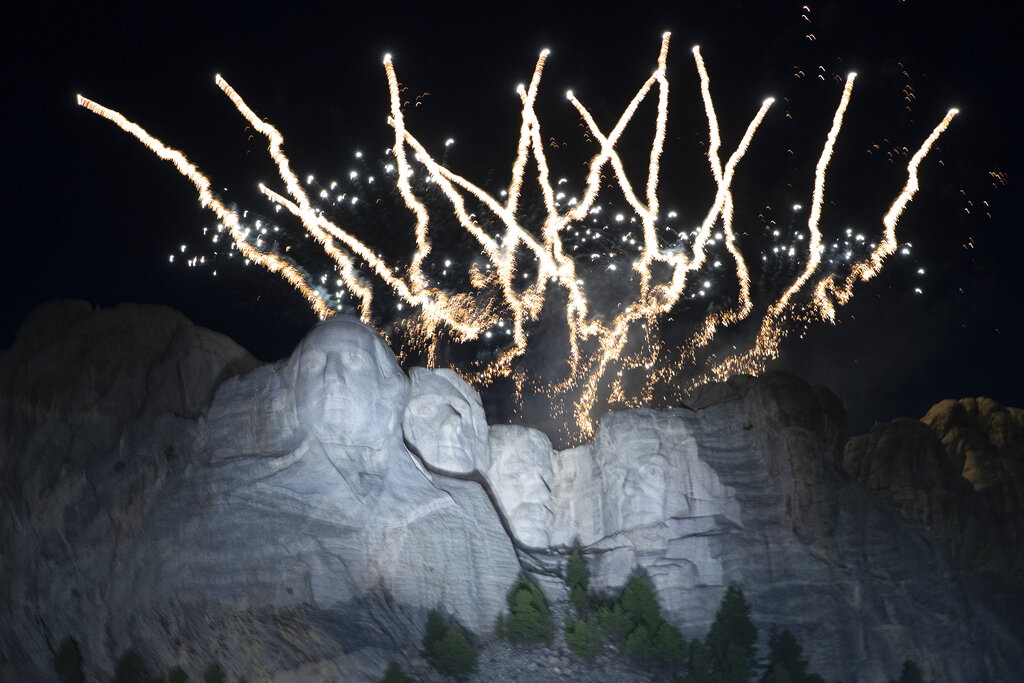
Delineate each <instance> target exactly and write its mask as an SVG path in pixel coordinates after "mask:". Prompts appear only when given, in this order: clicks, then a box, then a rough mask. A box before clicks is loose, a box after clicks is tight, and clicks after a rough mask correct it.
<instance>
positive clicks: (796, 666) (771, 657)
mask: <svg viewBox="0 0 1024 683" xmlns="http://www.w3.org/2000/svg"><path fill="white" fill-rule="evenodd" d="M768 649H769V653H768V665H767V668H766V670H765V673H764V676H763V677H762V678H761V681H762V682H763V683H769V682H773V683H777V682H778V681H791V682H792V683H824V681H823V679H822V678H821V676H819V675H818V674H813V673H808V672H807V668H808V663H807V659H806V658H805V657H804V649H803V648H802V647H800V644H799V643H797V642H796V638H795V637H794V636H793V634H792V633H791V632H790V631H789V629H783V630H782V632H781V633H779V632H778V631H777V630H776V629H775V628H774V627H773V628H772V631H771V633H770V634H769V636H768Z"/></svg>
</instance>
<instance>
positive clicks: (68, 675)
mask: <svg viewBox="0 0 1024 683" xmlns="http://www.w3.org/2000/svg"><path fill="white" fill-rule="evenodd" d="M53 669H54V671H56V672H57V678H58V679H60V680H61V681H63V682H66V683H81V682H82V681H84V680H85V674H84V673H82V650H81V649H80V648H79V647H78V641H77V640H75V639H74V638H72V637H71V636H68V637H67V638H65V639H64V640H62V641H60V646H59V647H58V648H57V651H56V652H55V653H53Z"/></svg>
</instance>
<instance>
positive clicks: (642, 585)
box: [619, 577, 662, 631]
mask: <svg viewBox="0 0 1024 683" xmlns="http://www.w3.org/2000/svg"><path fill="white" fill-rule="evenodd" d="M619 603H620V604H621V605H622V611H623V612H625V613H626V615H627V616H628V617H629V618H630V620H631V621H632V622H633V623H634V624H636V625H641V624H642V625H644V626H646V627H647V629H648V631H652V630H654V629H656V628H657V627H658V625H659V624H661V622H662V618H661V608H660V607H659V606H658V598H656V597H655V596H654V591H653V590H651V587H650V586H649V585H647V582H646V581H644V580H643V579H641V578H639V577H633V578H632V579H630V580H629V583H627V584H626V590H624V591H623V592H622V599H621V600H620V601H619Z"/></svg>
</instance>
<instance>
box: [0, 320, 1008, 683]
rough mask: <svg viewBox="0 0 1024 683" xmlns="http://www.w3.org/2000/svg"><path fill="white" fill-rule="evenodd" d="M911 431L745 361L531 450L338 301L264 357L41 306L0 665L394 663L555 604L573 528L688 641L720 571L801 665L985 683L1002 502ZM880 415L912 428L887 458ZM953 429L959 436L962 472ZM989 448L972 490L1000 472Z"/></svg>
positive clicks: (10, 452) (270, 670)
mask: <svg viewBox="0 0 1024 683" xmlns="http://www.w3.org/2000/svg"><path fill="white" fill-rule="evenodd" d="M954 403H955V402H954ZM950 410H953V408H950ZM991 410H992V411H1003V413H1000V414H1001V415H1003V416H1004V418H1005V419H1004V418H1000V419H1003V422H1002V423H1000V424H1003V423H1007V420H1009V423H1012V424H1011V427H1012V426H1013V425H1017V424H1018V422H1020V423H1021V424H1020V425H1018V426H1022V425H1024V421H1021V419H1020V415H1018V413H1019V411H1017V412H1006V411H1010V410H1012V409H1003V408H1002V407H1000V406H996V407H995V408H991ZM1007 416H1009V417H1007ZM1011 418H1012V419H1011ZM1014 420H1017V422H1014ZM910 422H913V423H914V425H911V426H900V425H896V426H892V425H893V424H895V423H892V424H889V423H887V424H886V425H876V429H879V430H881V431H879V433H878V434H877V435H876V434H875V432H874V431H873V432H872V437H871V438H868V437H861V438H860V439H861V440H860V441H858V440H856V439H854V440H853V441H851V442H850V445H847V444H846V435H845V433H844V431H845V427H844V424H843V409H842V405H841V403H840V401H839V400H838V399H837V398H836V397H835V396H834V395H832V394H831V393H830V392H828V391H827V390H826V389H824V388H821V387H812V386H810V385H807V384H806V383H804V382H803V381H801V380H799V379H797V378H794V377H791V376H787V375H781V374H771V373H769V374H767V375H765V376H763V377H760V378H756V379H755V378H750V377H737V378H734V379H732V380H730V381H728V382H726V383H724V384H719V385H713V386H709V387H705V388H703V389H701V390H699V391H697V392H696V393H695V394H694V395H693V396H691V397H690V399H689V400H688V401H687V404H686V405H685V406H680V407H678V408H674V409H670V410H646V409H639V410H626V411H620V412H611V413H608V414H607V415H606V416H605V417H604V418H603V419H602V421H601V425H600V429H599V431H598V433H597V435H596V437H595V439H594V441H593V442H592V443H587V444H583V445H580V446H577V447H575V448H571V449H567V450H562V451H555V450H554V449H553V448H552V446H551V443H550V441H549V440H548V438H547V437H546V436H545V435H544V434H542V433H541V432H539V431H536V430H533V429H530V428H528V427H525V426H520V425H510V424H506V425H488V424H487V423H486V421H485V418H484V410H483V406H482V405H481V401H480V397H479V396H478V394H477V393H476V392H475V391H474V390H473V389H471V388H470V387H469V386H468V385H467V384H466V383H465V382H464V381H463V380H462V379H461V378H459V376H458V375H456V374H455V373H454V372H452V371H450V370H444V369H438V370H428V369H424V368H412V369H411V370H410V371H409V372H408V374H407V373H406V372H404V371H403V370H402V369H401V368H400V367H399V365H398V363H397V362H396V360H395V357H394V355H393V354H392V353H391V351H390V350H389V349H388V347H387V346H386V345H385V344H384V343H383V341H382V340H381V338H380V337H379V336H378V335H377V334H376V333H375V332H374V331H373V330H371V329H370V328H367V327H365V326H363V325H362V324H360V323H359V322H357V321H354V320H349V319H337V320H331V321H328V322H325V323H322V324H320V325H318V326H317V327H315V328H314V329H313V330H312V331H311V332H309V334H308V335H307V336H306V337H305V338H304V339H303V340H302V341H301V343H300V344H299V345H298V347H297V348H296V349H295V351H294V352H293V353H292V354H291V356H290V357H288V358H285V359H283V360H281V361H279V362H277V363H273V364H261V363H259V362H257V361H256V360H255V359H253V358H252V357H251V356H250V355H249V354H248V352H246V351H245V350H244V349H242V348H241V347H239V346H238V345H237V344H235V343H234V342H232V341H231V340H230V339H228V338H226V337H224V336H222V335H219V334H216V333H213V332H210V331H208V330H205V329H202V328H198V327H196V326H194V325H193V324H192V323H191V322H189V321H188V320H187V319H186V318H184V317H183V316H181V315H180V314H178V313H176V312H174V311H171V310H169V309H165V308H160V307H143V306H133V305H123V306H120V307H118V308H116V309H113V310H93V309H92V307H91V306H89V305H88V304H86V303H84V302H53V303H50V304H47V305H44V306H43V307H41V308H39V309H37V311H35V312H34V313H33V314H32V316H30V317H29V319H28V320H27V321H26V322H25V324H24V325H23V327H22V330H21V331H20V332H19V335H18V337H17V339H16V340H15V342H14V344H13V345H12V347H11V348H10V349H9V350H8V351H6V352H3V354H2V355H0V475H2V481H3V506H2V508H0V514H2V517H0V528H2V532H3V535H2V542H0V579H2V585H3V593H2V595H0V612H2V615H3V616H2V620H0V679H3V680H45V679H46V677H47V676H52V675H53V674H52V661H53V651H54V649H55V648H56V646H57V644H58V643H59V642H60V641H61V639H63V638H65V637H66V636H69V635H70V636H73V637H74V638H75V639H76V640H77V641H78V642H79V643H80V644H81V648H82V651H83V653H84V655H85V656H84V659H85V664H86V674H87V676H88V677H89V678H96V679H105V678H108V677H109V676H110V672H111V671H112V670H113V667H114V661H115V660H116V658H117V657H118V655H119V654H120V653H122V652H124V651H125V650H127V649H129V648H131V649H133V650H135V651H136V652H139V653H140V654H142V655H143V656H144V657H146V658H147V659H148V660H150V661H155V662H166V663H168V665H169V664H173V663H184V664H185V665H186V668H189V667H191V670H196V671H199V670H201V669H202V666H203V665H205V663H206V662H208V661H212V660H219V661H220V662H222V663H224V664H225V668H226V669H228V670H229V671H236V672H239V674H244V675H246V676H247V678H248V679H249V680H264V679H272V680H296V679H303V678H325V679H338V680H350V679H351V680H361V679H366V680H374V679H376V678H379V677H380V675H381V673H382V672H383V670H384V667H385V666H386V664H387V662H388V661H389V660H396V661H400V662H406V661H410V660H411V659H414V658H416V657H417V656H418V655H417V649H418V645H419V643H420V641H421V639H422V635H423V625H424V622H425V618H426V614H427V612H428V611H429V610H432V609H437V610H439V611H440V612H442V613H443V614H445V615H447V616H449V617H451V618H453V619H455V620H457V621H458V622H459V623H460V624H462V625H463V626H464V627H465V628H466V629H467V630H468V631H469V632H470V633H471V634H472V636H473V637H474V638H476V639H478V640H479V641H480V642H486V641H487V640H488V639H492V638H493V637H494V636H493V632H494V624H495V620H496V619H497V617H498V615H499V614H501V613H502V612H503V611H504V610H505V609H506V603H505V596H506V593H507V591H508V589H509V587H510V586H511V585H512V584H513V583H514V581H515V580H516V578H517V576H518V575H519V574H520V573H523V572H525V573H526V574H527V575H528V576H530V577H531V578H532V579H533V580H534V581H536V582H537V584H538V585H539V586H540V588H541V590H542V591H543V592H544V594H545V596H546V598H547V599H548V601H549V602H552V603H559V602H563V603H564V602H566V601H567V600H568V595H567V591H566V588H565V585H564V582H563V580H562V578H561V573H562V571H563V569H564V567H565V563H566V561H567V558H568V556H569V554H570V553H571V552H572V551H573V550H574V549H579V550H580V551H581V553H582V555H583V557H584V558H585V559H586V561H587V563H588V566H589V567H590V571H591V587H592V588H593V589H595V590H597V591H599V592H606V593H609V594H614V593H615V592H616V591H617V590H621V589H622V587H623V586H624V585H625V584H626V582H627V581H628V580H629V579H630V578H631V577H633V576H636V575H637V574H642V575H644V576H645V577H646V578H647V579H648V580H649V581H650V583H651V585H652V586H653V588H654V590H655V592H656V594H657V596H658V599H659V601H660V603H661V605H662V611H663V614H664V616H665V617H666V619H667V620H668V621H669V622H671V623H673V624H674V625H676V626H678V627H679V628H680V629H681V630H682V631H683V634H684V635H685V636H686V637H688V638H693V637H702V636H703V635H704V634H705V633H706V632H707V630H708V628H709V626H710V624H711V622H712V621H713V619H714V616H715V611H716V609H717V607H718V604H719V601H720V600H721V598H722V596H723V594H724V593H725V590H726V588H727V587H729V586H738V587H740V588H742V590H743V591H744V593H745V595H746V597H747V600H748V601H749V603H750V605H751V607H752V619H753V620H754V622H755V623H756V624H758V626H759V627H760V630H761V632H762V634H766V633H767V631H768V627H770V626H773V625H774V626H777V627H779V628H780V629H781V628H788V629H789V630H790V631H792V632H793V633H794V634H795V635H796V636H797V638H798V639H799V640H800V642H801V643H802V644H803V645H804V648H805V651H806V652H807V653H808V656H809V658H810V662H811V667H812V669H813V670H815V671H818V672H819V673H821V674H822V675H824V676H825V677H826V678H828V679H829V680H833V679H839V678H841V679H842V680H845V681H848V682H850V681H879V680H886V679H887V678H889V677H891V676H894V675H895V674H897V673H898V671H899V669H900V666H901V665H902V663H903V661H904V660H905V659H908V658H910V659H913V660H915V661H916V662H918V664H920V665H921V667H922V669H923V670H924V671H925V673H926V674H927V675H928V676H929V677H930V678H934V679H936V680H942V681H979V680H1008V679H1009V678H1011V677H1012V675H1013V674H1014V673H1015V672H1018V673H1019V672H1020V671H1024V636H1022V634H1024V629H1022V628H1021V626H1022V625H1024V618H1022V616H1021V615H1022V614H1024V611H1022V609H1021V608H1022V607H1024V592H1022V587H1024V582H1022V580H1021V578H1020V576H1021V574H1020V569H1021V568H1022V566H1024V564H1022V562H1021V557H1022V553H1021V539H1020V534H1019V530H1018V532H1017V533H1016V534H1014V533H1012V531H1013V529H1014V528H1017V525H1018V524H1019V522H1020V514H1021V512H1020V510H1021V508H1020V505H1019V503H1018V504H1017V506H1016V508H1013V505H1012V504H1007V505H1009V508H1006V509H1003V510H1000V511H993V505H994V504H990V502H986V501H989V500H990V499H992V495H993V494H992V490H993V489H991V486H988V485H986V486H987V488H986V489H985V490H987V491H989V493H988V494H986V495H988V496H989V497H988V498H985V499H982V498H980V497H979V496H980V495H981V494H976V488H972V485H971V483H970V482H969V481H968V480H967V479H965V478H964V476H962V475H961V469H965V468H960V469H957V468H956V467H953V466H951V465H950V464H949V458H947V456H946V453H947V452H953V450H955V448H954V446H955V444H954V445H953V446H951V445H949V444H945V445H944V444H943V441H942V438H943V437H944V436H948V435H949V434H951V433H952V432H951V431H950V430H949V429H947V430H946V432H945V433H944V434H938V435H936V434H935V433H934V431H933V430H932V428H931V427H929V426H927V425H922V423H921V422H918V421H910ZM947 422H948V421H947ZM944 424H945V423H944ZM904 427H905V428H904ZM918 428H920V429H921V430H923V432H920V433H919V432H918V431H916V430H918ZM1013 428H1014V429H1016V428H1017V427H1013ZM886 430H888V431H886ZM900 430H903V431H900ZM907 434H913V435H916V436H914V437H913V438H915V439H919V440H920V444H919V445H920V446H921V448H919V449H918V450H917V451H913V452H911V451H910V450H908V449H903V450H899V449H897V450H892V449H890V450H886V444H887V443H888V444H890V445H891V444H892V443H893V442H894V441H896V442H899V443H905V442H907V439H910V437H907V436H906V435H907ZM901 435H903V436H901ZM1013 435H1016V436H1013ZM1022 435H1024V429H1022V430H1021V431H1020V432H1012V434H1011V437H1007V438H1011V440H1012V439H1018V441H1016V442H1013V443H1016V444H1018V445H1020V444H1021V443H1024V437H1022ZM900 439H903V441H900ZM911 440H913V439H911ZM1003 442H1004V443H1007V442H1006V441H1005V439H1004V441H1003ZM951 443H952V442H951ZM957 443H960V442H957ZM972 443H974V442H972ZM921 444H923V445H921ZM928 448H931V450H927V449H928ZM979 448H980V447H975V448H974V451H973V453H974V455H970V454H968V455H967V456H964V457H967V458H972V459H971V463H972V465H971V466H972V467H973V468H975V469H978V468H981V469H985V467H988V465H985V464H984V463H986V462H995V461H996V459H997V458H996V456H992V457H991V458H989V460H985V458H986V457H988V456H986V455H985V453H988V451H985V452H984V453H982V452H981V451H979ZM1015 448H1017V446H1014V447H1013V448H1009V449H1008V450H1007V449H1004V450H1005V451H1006V452H1005V453H1004V452H1003V451H999V454H1000V455H999V458H1002V459H1001V460H999V462H1000V463H1002V464H1001V465H1000V467H1003V470H1000V472H1003V473H1002V474H1000V475H999V477H996V479H997V480H998V481H996V484H992V485H993V486H997V487H1001V488H998V490H999V491H1000V492H1001V493H1000V494H999V495H1000V496H1002V497H1001V498H999V500H1004V499H1005V500H1011V501H1012V500H1017V501H1019V500H1020V497H1019V494H1020V492H1021V491H1022V490H1024V486H1022V482H1024V477H1022V476H1021V466H1020V464H1019V463H1020V462H1021V458H1022V457H1024V456H1021V455H1020V452H1019V449H1018V450H1016V451H1015V450H1014V449H1015ZM921 449H924V450H921ZM951 449H952V450H951ZM921 453H927V454H928V455H926V456H922V455H921ZM979 453H981V455H979ZM1014 453H1016V455H1014ZM1004 456H1005V457H1004ZM927 458H932V460H927ZM979 458H980V460H979ZM1014 458H1016V460H1015V459H1014ZM933 461H934V462H933ZM979 462H981V463H982V464H981V465H979V464H978V463H979ZM1007 463H1009V464H1007ZM961 464H962V463H961ZM1004 470H1005V471H1004ZM986 471H988V470H986ZM979 490H980V489H979ZM1015 496H1016V497H1015ZM997 512H998V514H997ZM1014 514H1016V515H1017V516H1016V517H1014V516H1013V515H1014ZM1007 520H1009V521H1007ZM1007 539H1009V540H1007ZM762 637H764V636H762ZM483 673H484V674H486V672H483Z"/></svg>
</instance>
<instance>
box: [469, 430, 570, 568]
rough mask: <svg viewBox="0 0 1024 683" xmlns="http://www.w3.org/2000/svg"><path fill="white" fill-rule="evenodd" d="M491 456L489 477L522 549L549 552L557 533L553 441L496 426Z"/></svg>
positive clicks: (528, 431)
mask: <svg viewBox="0 0 1024 683" xmlns="http://www.w3.org/2000/svg"><path fill="white" fill-rule="evenodd" d="M489 455H490V467H489V468H488V469H487V470H486V471H485V477H486V479H487V482H488V484H489V485H490V489H491V491H492V492H493V495H494V499H495V501H496V502H497V504H498V507H499V508H500V510H501V513H502V515H503V516H504V517H505V519H507V520H508V524H509V527H510V528H511V531H512V535H513V537H514V538H515V540H516V541H517V542H518V544H519V545H520V546H526V547H529V548H546V547H547V546H548V545H550V544H551V542H552V534H553V533H556V526H555V510H554V506H555V502H554V500H553V498H552V496H551V489H552V486H554V484H555V478H554V472H553V470H552V459H553V457H554V452H553V451H552V450H551V441H549V440H548V437H546V436H544V434H542V433H541V432H538V431H537V430H535V429H528V428H527V427H521V426H519V425H495V426H494V427H491V430H490V454H489ZM556 542H557V541H556Z"/></svg>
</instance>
